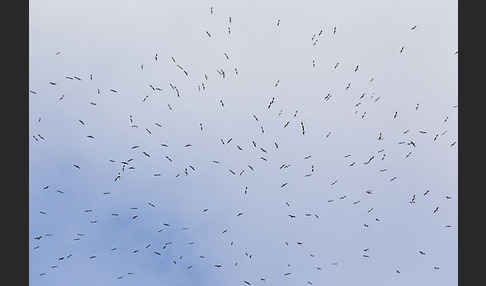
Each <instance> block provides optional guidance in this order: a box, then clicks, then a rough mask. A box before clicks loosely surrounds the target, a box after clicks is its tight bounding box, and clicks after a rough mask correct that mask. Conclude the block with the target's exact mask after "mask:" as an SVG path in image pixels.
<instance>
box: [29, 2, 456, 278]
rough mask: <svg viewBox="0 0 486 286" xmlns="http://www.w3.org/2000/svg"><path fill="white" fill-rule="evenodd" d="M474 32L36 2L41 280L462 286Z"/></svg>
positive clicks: (422, 10)
mask: <svg viewBox="0 0 486 286" xmlns="http://www.w3.org/2000/svg"><path fill="white" fill-rule="evenodd" d="M262 2H264V3H262ZM211 6H214V14H213V15H211V14H210V7H211ZM228 17H231V18H232V23H231V24H229V22H228ZM277 19H280V26H279V27H277V26H276V23H277ZM229 25H230V26H231V34H228V32H227V29H228V26H229ZM413 25H417V28H416V29H415V30H410V28H411V27H412V26H413ZM334 26H336V27H337V30H336V34H335V35H333V34H332V29H333V27H334ZM320 29H324V32H323V35H322V36H320V37H318V38H319V42H318V43H317V44H316V45H315V46H313V45H312V40H311V38H312V35H313V34H317V33H319V31H320ZM205 31H209V32H210V33H211V38H209V37H208V36H207V35H206V33H205ZM457 33H458V31H457V1H450V0H446V1H418V0H407V1H378V0H373V1H281V0H280V1H276V0H271V1H222V0H220V1H210V2H208V1H124V0H118V1H114V0H106V1H93V0H87V1H60V0H44V1H38V0H34V1H30V36H29V37H30V49H29V53H30V58H29V59H30V63H29V69H30V70H29V73H30V78H29V81H30V87H29V88H30V90H33V91H35V92H36V93H37V94H33V93H30V94H29V97H30V106H29V108H30V119H29V124H30V126H29V129H30V133H31V141H30V151H29V152H30V166H29V172H30V173H29V177H30V178H29V185H30V206H29V213H30V214H29V218H30V221H29V228H30V244H29V247H30V255H29V258H30V261H29V266H30V270H29V272H30V274H29V276H30V282H31V283H32V285H74V286H75V285H87V284H89V285H93V286H94V285H104V286H106V285H134V284H136V285H212V286H213V285H215V286H217V285H244V284H243V282H242V281H243V280H246V281H249V282H250V283H251V284H252V285H308V284H306V283H307V281H311V282H312V283H313V285H407V286H408V285H456V284H457V241H458V239H457V199H456V198H457V144H456V145H454V146H452V147H451V144H452V143H453V142H455V141H456V140H457V108H454V106H455V105H456V104H457V94H458V91H457V85H458V83H457V55H455V52H456V51H457V45H458V44H457ZM402 46H404V50H403V53H400V49H401V47H402ZM57 52H61V54H59V55H56V53H57ZM224 53H227V54H228V55H229V60H227V59H226V58H225V56H224ZM155 54H157V55H158V60H157V61H155V59H154V56H155ZM172 56H173V57H175V59H176V61H177V64H180V65H181V66H183V67H184V68H185V69H186V70H187V71H188V73H189V78H187V77H186V76H185V75H184V73H183V72H182V71H181V70H180V69H178V68H177V67H176V65H175V64H174V63H172V61H171V59H170V57H172ZM313 59H314V60H315V61H316V67H313V66H312V61H313ZM336 62H340V65H339V66H338V68H336V69H334V65H335V64H336ZM141 64H143V65H144V69H143V71H142V70H141V69H140V65H141ZM356 65H359V70H358V71H357V72H354V69H355V67H356ZM235 67H237V68H238V75H237V76H236V75H235V73H234V71H233V69H234V68H235ZM219 69H224V70H225V72H226V78H225V79H222V78H221V76H220V75H219V74H218V73H217V71H216V70H219ZM204 73H206V74H207V75H208V80H207V81H206V80H204ZM90 74H92V75H93V79H92V80H90V79H89V75H90ZM65 76H78V77H81V78H82V80H81V81H78V80H69V79H66V78H65ZM371 78H374V81H372V82H370V79H371ZM277 80H280V82H279V86H278V87H274V84H275V82H276V81H277ZM50 81H52V82H56V85H55V86H53V85H50V84H49V82H50ZM203 81H204V82H205V85H206V90H204V91H203V92H199V91H198V88H197V86H198V85H199V84H200V83H201V82H203ZM169 82H170V83H172V84H175V85H176V86H177V87H178V89H179V90H180V92H181V96H180V97H177V96H176V95H175V91H174V90H172V89H171V88H170V86H169ZM349 82H351V87H350V88H349V89H348V90H346V89H345V88H346V86H347V84H348V83H349ZM150 84H152V85H153V86H155V87H160V88H162V89H163V90H162V91H160V92H157V93H154V92H153V91H152V89H151V88H150V87H149V85H150ZM97 89H100V90H101V93H100V94H97ZM110 89H116V90H118V93H113V92H110V91H109V90H110ZM328 93H330V94H332V97H331V99H330V100H329V101H325V100H324V97H325V96H326V95H327V94H328ZM363 93H364V94H365V96H364V97H363V98H361V99H360V96H361V95H362V94H363ZM62 95H64V97H63V99H62V100H59V98H60V97H61V96H62ZM147 96H148V97H147ZM145 97H147V99H146V101H145V102H144V101H143V99H144V98H145ZM272 97H274V98H275V102H274V104H273V105H272V107H271V108H270V109H268V108H267V106H268V103H269V102H270V100H271V99H272ZM377 98H379V100H378V101H376V99H377ZM220 100H223V101H224V108H222V107H221V105H220V103H219V101H220ZM90 102H94V103H96V106H94V105H92V104H90ZM360 102H361V105H359V106H358V107H355V105H356V104H357V103H360ZM168 104H170V105H171V107H172V110H169V108H168ZM417 104H419V108H418V110H416V105H417ZM296 110H298V113H297V116H296V117H295V118H294V117H293V115H294V113H295V111H296ZM364 112H366V115H365V117H364V119H362V118H361V116H362V115H363V113H364ZM395 112H398V116H397V118H396V119H394V118H393V117H394V114H395ZM253 114H254V115H256V116H257V117H258V119H259V121H258V122H257V121H256V120H255V119H254V118H253V116H252V115H253ZM130 115H132V116H133V120H134V124H137V125H138V126H139V127H138V128H132V127H130V125H131V124H130V121H129V116H130ZM39 118H40V121H39ZM446 119H447V120H446ZM78 120H83V122H85V126H83V125H81V124H80V123H79V121H78ZM287 121H290V124H289V125H288V127H286V128H283V126H284V124H285V123H286V122H287ZM301 121H302V122H304V124H305V130H306V132H305V135H302V132H301V129H300V128H301V127H300V122H301ZM156 122H158V123H160V124H161V125H162V127H158V126H156V125H155V123H156ZM200 123H202V124H203V127H204V130H203V131H201V130H200V129H199V128H200V127H199V124H200ZM261 126H264V130H265V133H264V134H262V133H261V131H260V130H261V129H260V128H261ZM145 128H148V129H149V130H150V131H151V132H152V134H151V135H150V134H148V133H147V132H146V131H145ZM407 129H409V130H410V131H409V133H407V134H403V133H404V131H405V130H407ZM420 130H422V131H427V133H426V134H421V133H420V132H419V131H420ZM444 131H447V132H446V133H445V134H444V133H443V132H444ZM329 132H330V135H329V136H328V137H326V135H327V134H329ZM380 132H381V133H382V135H383V140H380V141H379V140H377V138H378V136H379V133H380ZM38 134H41V136H42V137H44V138H45V140H41V139H40V141H39V142H37V141H35V140H34V139H33V138H32V136H34V135H35V136H36V138H38ZM436 134H439V136H438V138H437V140H436V141H434V137H435V135H436ZM441 134H443V135H441ZM88 135H91V136H94V137H95V139H89V138H87V137H86V136H88ZM220 138H223V139H224V140H228V139H229V138H233V140H232V142H230V143H229V144H224V145H223V144H221V142H220ZM252 140H254V141H255V142H256V143H257V145H258V148H254V147H253V145H252V143H251V142H252ZM409 140H413V141H414V142H415V143H416V147H415V148H413V147H412V146H410V145H407V144H398V143H399V142H401V141H407V142H408V141H409ZM274 142H277V143H278V145H279V148H278V150H277V149H276V148H275V146H274ZM163 143H165V144H168V146H169V147H162V146H161V144H163ZM186 144H192V147H187V148H185V147H184V145H186ZM134 145H139V146H140V148H138V149H134V150H132V149H130V148H131V147H132V146H134ZM236 145H239V146H241V147H242V148H243V150H241V151H240V150H238V149H237V147H236ZM260 147H263V148H264V149H266V150H267V153H264V152H262V151H260V150H259V148H260ZM381 149H384V150H385V151H383V152H382V153H378V151H379V150H381ZM142 151H145V152H147V153H149V154H150V155H151V157H150V158H147V157H146V156H144V155H143V153H142ZM409 151H412V154H411V155H410V156H409V157H408V158H405V157H406V155H407V153H408V152H409ZM383 153H385V154H386V157H385V159H384V160H381V159H382V154H383ZM347 154H350V155H351V156H350V157H348V158H344V156H345V155H347ZM309 155H312V157H311V158H309V159H304V157H306V156H309ZM372 155H374V156H375V159H374V160H373V161H372V162H371V163H370V164H368V165H364V164H363V162H365V161H367V160H368V159H369V158H370V156H372ZM165 156H170V157H171V158H172V159H173V162H169V161H168V160H166V159H165V158H164V157H165ZM261 156H264V157H265V158H267V159H268V161H263V160H261V159H259V158H260V157H261ZM130 158H132V159H133V161H132V162H131V165H132V166H134V167H135V168H136V169H134V170H128V169H127V168H126V169H125V171H124V172H122V170H121V164H120V163H119V162H120V161H124V160H128V159H130ZM110 159H111V160H115V161H116V163H112V162H110V161H109V160H110ZM212 160H218V161H220V162H221V163H220V164H214V163H212V162H211V161H212ZM352 162H356V164H355V165H354V166H349V164H350V163H352ZM283 163H287V164H290V165H291V166H290V167H289V168H286V169H283V170H281V169H279V167H280V166H281V165H282V164H283ZM73 164H76V165H79V166H80V167H81V169H80V170H78V169H76V168H74V167H73ZM189 165H192V166H194V167H195V168H196V171H195V172H194V171H192V170H191V169H189V168H188V166H189ZM247 165H251V166H253V167H254V169H255V171H254V172H252V171H251V170H250V169H249V168H248V167H247ZM312 165H314V172H311V168H312V167H311V166H312ZM184 168H188V169H189V175H188V176H186V175H185V174H184ZM229 169H231V170H234V171H235V172H236V175H232V174H231V173H230V172H229ZM243 169H244V170H245V173H244V174H243V175H241V176H239V173H240V171H241V170H243ZM382 169H387V171H385V172H380V171H379V170H382ZM118 172H121V179H120V180H119V181H117V182H114V178H115V177H116V175H117V174H118ZM155 173H160V174H161V176H159V177H157V176H154V174H155ZM309 173H313V175H312V176H310V177H305V175H306V174H309ZM177 174H180V176H179V177H176V175H177ZM395 176H396V177H397V179H396V180H394V181H390V179H391V178H392V177H395ZM335 180H337V183H336V184H335V185H332V186H331V182H333V181H335ZM284 183H288V185H287V186H286V187H284V188H281V187H280V186H281V185H282V184H284ZM45 186H49V187H48V188H47V189H44V187H45ZM245 186H247V187H248V193H247V194H246V195H245V194H244V190H245ZM57 190H60V191H63V192H64V193H59V192H57ZM366 190H373V194H371V195H369V194H366V193H365V191H366ZM426 190H430V192H429V193H428V195H426V196H424V195H423V194H424V192H425V191H426ZM105 192H110V194H104V193H105ZM413 194H416V200H415V202H416V203H415V204H410V203H408V202H409V201H410V199H411V198H412V196H413ZM342 196H346V197H345V199H339V198H340V197H342ZM445 196H450V197H452V199H446V198H445ZM329 200H334V201H333V202H328V201H329ZM356 201H359V203H357V204H353V202H356ZM148 202H151V203H153V204H155V205H156V207H155V208H153V207H150V206H149V205H148ZM286 202H289V204H290V207H289V206H287V205H286ZM437 206H438V207H439V211H438V213H437V214H435V215H433V214H432V212H433V210H434V209H435V208H436V207H437ZM132 207H137V208H138V209H137V210H132V209H130V208H132ZM206 208H207V209H209V210H208V211H207V212H205V213H203V212H202V210H203V209H206ZM371 208H373V211H372V212H371V213H368V210H369V209H371ZM87 209H92V210H93V211H92V212H90V213H85V212H84V211H85V210H87ZM40 211H43V212H45V213H47V214H45V215H44V214H41V213H40ZM238 212H243V213H244V214H243V215H242V216H238V217H237V216H236V214H237V213H238ZM112 213H119V214H120V215H119V216H118V217H116V216H112V215H111V214H112ZM306 213H310V214H318V216H319V218H316V217H315V216H313V215H312V216H305V214H306ZM289 214H292V215H295V216H296V218H294V219H292V218H290V217H289V216H288V215H289ZM134 215H138V217H137V218H136V219H132V217H133V216H134ZM375 218H379V219H380V221H379V222H378V221H376V220H375ZM93 220H97V223H90V221H93ZM164 223H168V224H170V226H169V227H166V226H164V225H163V224H164ZM364 224H368V225H369V227H368V228H366V227H364V226H363V225H364ZM445 225H451V226H452V227H450V228H446V227H445ZM183 227H187V228H188V229H186V230H183V229H182V228H183ZM161 229H163V230H162V231H160V232H158V231H159V230H161ZM225 229H228V231H227V232H226V233H224V234H223V233H222V232H223V230H225ZM77 233H82V234H85V235H84V236H82V237H80V236H78V235H77ZM45 234H52V236H46V235H45ZM38 235H42V236H43V237H42V238H41V239H40V240H36V239H34V237H36V236H38ZM77 237H78V238H80V240H74V239H75V238H77ZM169 241H170V242H172V244H171V245H169V246H167V248H166V249H165V250H162V246H163V245H164V243H165V242H169ZM231 241H233V242H234V244H233V245H230V242H231ZM286 241H287V242H288V243H289V245H288V246H286V245H285V243H284V242H286ZM188 242H194V244H193V245H190V244H188ZM297 242H303V244H302V245H297ZM148 244H151V246H150V248H148V249H146V248H145V247H146V246H147V245H148ZM36 246H39V248H36V249H34V247H36ZM114 247H116V248H117V250H116V251H111V249H112V248H114ZM365 248H369V251H368V255H369V256H370V257H369V258H365V257H363V256H362V255H363V254H364V252H363V249H365ZM133 250H139V252H138V253H132V251H133ZM419 250H422V251H424V252H425V253H426V255H420V254H419V253H418V251H419ZM154 251H158V252H161V253H162V255H161V256H158V255H155V254H154ZM245 252H247V253H248V254H251V255H252V258H251V259H250V258H249V257H247V256H246V255H245ZM68 254H71V255H72V256H71V257H70V258H69V259H67V258H65V259H64V260H62V261H60V260H58V258H59V257H63V256H64V257H66V256H67V255H68ZM310 254H312V255H313V257H312V256H310ZM92 255H96V258H95V259H89V257H90V256H92ZM200 255H203V256H205V258H203V259H202V258H200V257H199V256H200ZM180 256H182V259H180V258H179V257H180ZM173 260H175V261H176V262H177V264H174V263H173ZM235 262H238V265H237V266H235V265H234V263H235ZM336 262H337V264H336ZM214 264H222V265H223V267H221V268H215V267H214V266H213V265H214ZM288 264H290V266H288ZM54 265H57V268H55V269H53V268H51V266H54ZM189 265H192V266H193V268H192V269H187V266H189ZM434 266H439V267H440V269H439V270H434ZM316 267H322V270H321V271H319V270H317V269H316ZM397 269H399V270H400V272H401V273H400V274H398V273H396V270H397ZM128 272H132V273H134V274H133V275H128V274H127V273H128ZM287 272H290V273H292V274H291V275H289V276H287V277H286V276H284V273H287ZM40 273H46V275H45V276H40ZM119 276H123V279H117V277H119ZM262 277H264V278H266V281H265V282H263V281H260V278H262Z"/></svg>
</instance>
